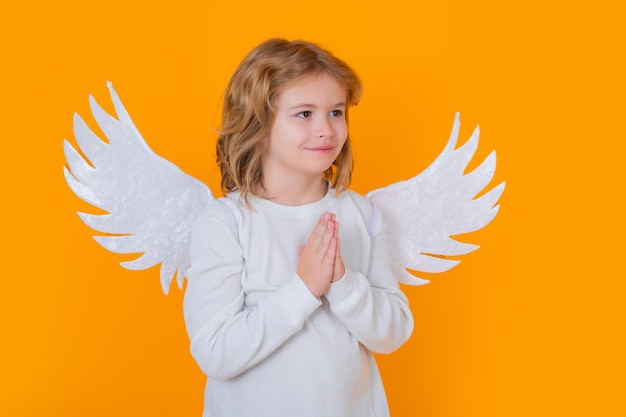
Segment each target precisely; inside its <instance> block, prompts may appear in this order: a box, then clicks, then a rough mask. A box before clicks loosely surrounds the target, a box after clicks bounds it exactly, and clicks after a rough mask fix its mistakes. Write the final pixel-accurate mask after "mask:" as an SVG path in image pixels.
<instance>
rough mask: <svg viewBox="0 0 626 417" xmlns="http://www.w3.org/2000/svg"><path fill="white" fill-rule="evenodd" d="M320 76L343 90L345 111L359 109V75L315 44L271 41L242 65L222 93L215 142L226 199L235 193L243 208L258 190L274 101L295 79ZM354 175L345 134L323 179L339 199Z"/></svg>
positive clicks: (251, 52) (249, 54) (249, 55)
mask: <svg viewBox="0 0 626 417" xmlns="http://www.w3.org/2000/svg"><path fill="white" fill-rule="evenodd" d="M324 73H325V74H329V75H330V76H332V77H333V78H334V79H335V80H337V82H339V84H340V85H342V86H344V87H345V89H346V103H347V106H351V105H356V104H358V102H359V99H360V98H361V93H362V90H363V87H362V84H361V81H360V80H359V77H358V76H357V74H356V73H355V72H354V70H352V68H350V67H349V66H348V65H347V64H346V63H345V62H343V61H342V60H340V59H339V58H337V57H335V56H334V55H332V54H331V53H330V52H329V51H327V50H325V49H322V48H321V47H320V46H318V45H316V44H313V43H310V42H305V41H302V40H295V41H287V40H285V39H269V40H267V41H265V42H263V43H261V44H260V45H258V46H257V47H256V48H254V49H253V50H252V51H250V52H249V53H248V55H247V56H246V57H245V58H244V59H243V61H242V62H241V63H240V64H239V66H238V67H237V69H236V70H235V72H234V73H233V75H232V77H231V79H230V81H229V82H228V85H227V86H226V90H225V91H224V102H223V109H222V126H221V129H220V131H219V137H218V140H217V163H218V165H219V167H220V171H221V174H222V183H221V187H222V192H223V193H224V195H227V194H228V193H230V192H232V191H239V192H240V193H241V194H242V196H243V198H244V200H245V201H246V203H247V201H248V199H247V198H248V195H249V194H252V193H253V191H254V190H255V189H256V188H257V187H258V186H262V180H263V166H262V157H263V152H264V150H265V147H266V142H267V140H266V139H267V137H268V136H269V133H270V130H271V128H272V124H273V121H274V109H275V102H276V99H277V97H278V95H279V94H280V93H281V92H282V91H283V90H284V89H285V88H286V87H287V85H288V84H289V83H290V82H292V81H294V80H296V79H298V78H301V77H304V76H311V75H318V74H324ZM347 117H348V112H347V109H346V119H347ZM352 169H353V158H352V149H351V142H350V135H349V134H348V138H347V139H346V142H345V144H344V146H343V148H342V150H341V151H340V153H339V155H338V156H337V158H336V159H335V161H334V162H333V164H332V165H331V166H330V167H329V168H328V169H327V170H326V171H325V172H324V173H323V174H322V176H323V178H326V179H328V180H329V181H330V183H331V185H332V187H333V188H335V190H336V191H337V192H338V193H341V192H342V191H344V190H345V189H347V188H348V187H349V185H350V181H351V179H352Z"/></svg>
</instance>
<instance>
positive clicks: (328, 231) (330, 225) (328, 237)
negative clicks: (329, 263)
mask: <svg viewBox="0 0 626 417" xmlns="http://www.w3.org/2000/svg"><path fill="white" fill-rule="evenodd" d="M334 236H335V224H334V222H332V221H330V220H329V221H327V222H326V226H325V230H324V234H323V235H322V237H321V239H320V242H319V245H318V248H317V252H318V253H319V254H320V255H321V256H325V255H326V253H327V252H328V250H329V247H330V243H331V241H332V239H333V238H334Z"/></svg>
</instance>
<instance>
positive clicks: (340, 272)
mask: <svg viewBox="0 0 626 417" xmlns="http://www.w3.org/2000/svg"><path fill="white" fill-rule="evenodd" d="M335 239H336V241H337V252H336V255H335V266H334V267H333V280H332V282H337V281H339V280H340V279H341V278H343V276H344V275H345V273H346V267H345V265H344V264H343V259H341V245H340V242H339V222H337V221H336V222H335Z"/></svg>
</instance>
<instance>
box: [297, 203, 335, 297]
mask: <svg viewBox="0 0 626 417" xmlns="http://www.w3.org/2000/svg"><path fill="white" fill-rule="evenodd" d="M338 248H339V241H338V238H337V223H336V222H335V215H334V214H332V213H324V215H323V216H322V217H321V218H320V220H319V221H318V222H317V224H316V225H315V227H314V228H313V231H312V232H311V234H310V235H309V238H308V239H307V241H306V244H305V245H304V246H303V247H302V248H300V251H299V252H300V260H299V261H298V267H297V270H296V271H297V273H298V276H299V277H300V279H302V281H303V282H304V284H305V285H306V286H307V288H308V289H309V290H310V291H311V293H312V294H313V295H314V296H316V297H318V298H319V297H321V296H322V295H324V294H325V293H326V291H328V288H329V287H330V283H331V281H332V280H333V279H334V278H335V275H336V272H335V261H336V259H337V252H338ZM342 265H343V263H342ZM342 276H343V275H342Z"/></svg>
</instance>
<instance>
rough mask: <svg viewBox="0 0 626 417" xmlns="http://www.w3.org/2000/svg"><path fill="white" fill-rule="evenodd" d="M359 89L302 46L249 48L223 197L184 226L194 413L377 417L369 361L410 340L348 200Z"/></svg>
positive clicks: (228, 121) (381, 398)
mask: <svg viewBox="0 0 626 417" xmlns="http://www.w3.org/2000/svg"><path fill="white" fill-rule="evenodd" d="M360 95H361V83H360V81H359V79H358V77H357V75H356V74H355V73H354V71H353V70H352V69H351V68H350V67H348V66H347V65H346V64H345V63H344V62H342V61H341V60H339V59H337V58H336V57H334V56H333V55H331V54H330V53H329V52H328V51H325V50H323V49H321V48H320V47H318V46H316V45H314V44H310V43H307V42H302V41H293V42H289V41H286V40H281V39H271V40H268V41H266V42H264V43H262V44H261V45H259V46H257V47H256V48H255V49H254V50H252V51H251V52H250V53H249V54H248V56H246V58H245V59H244V60H243V61H242V62H241V64H240V65H239V67H238V68H237V70H236V71H235V73H234V74H233V76H232V78H231V80H230V82H229V84H228V86H227V88H226V92H225V96H224V108H223V116H222V128H221V129H222V130H221V134H220V136H219V139H218V143H217V159H218V163H219V166H220V169H221V173H222V189H223V191H224V194H225V197H224V198H220V199H218V200H216V201H214V202H212V203H211V204H210V205H209V206H208V208H207V209H206V211H205V212H204V214H203V215H202V216H201V217H200V219H199V220H197V221H196V224H195V226H194V231H193V238H192V244H191V248H190V251H191V268H190V269H189V270H188V271H187V274H186V276H187V279H188V285H187V289H186V293H185V300H184V313H185V321H186V325H187V330H188V333H189V336H190V339H191V352H192V354H193V356H194V358H195V359H196V361H197V362H198V364H199V365H200V367H201V369H202V370H203V371H204V373H205V374H206V375H207V376H208V381H207V385H206V391H205V404H204V416H205V417H208V416H211V417H213V416H226V417H245V416H254V417H281V416H285V417H306V416H310V417H322V416H328V417H347V416H353V417H366V416H377V417H381V416H388V415H389V411H388V407H387V401H386V398H385V393H384V389H383V385H382V381H381V377H380V374H379V372H378V368H377V366H376V362H375V360H374V356H373V354H372V353H373V352H379V353H388V352H392V351H394V350H395V349H397V348H398V347H400V346H401V345H402V344H403V343H404V342H405V341H406V340H407V339H408V338H409V336H410V335H411V332H412V330H413V318H412V315H411V312H410V310H409V307H408V303H407V299H406V297H405V295H404V294H403V293H402V292H401V291H400V289H399V287H398V280H397V278H396V277H395V276H394V275H393V274H392V272H391V271H392V269H391V262H390V255H389V253H388V248H387V244H386V242H385V239H384V237H383V236H384V235H383V229H384V224H383V222H382V221H381V219H380V216H379V215H378V217H377V214H376V213H375V211H374V208H373V206H372V205H371V204H370V203H369V202H368V201H367V200H366V199H365V198H364V197H362V196H360V195H358V194H356V193H354V192H352V191H349V190H348V189H347V188H348V186H349V184H350V179H351V173H352V155H351V148H350V147H351V144H350V138H349V135H348V129H347V114H348V108H349V106H351V105H356V104H357V103H358V101H359V98H360Z"/></svg>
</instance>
